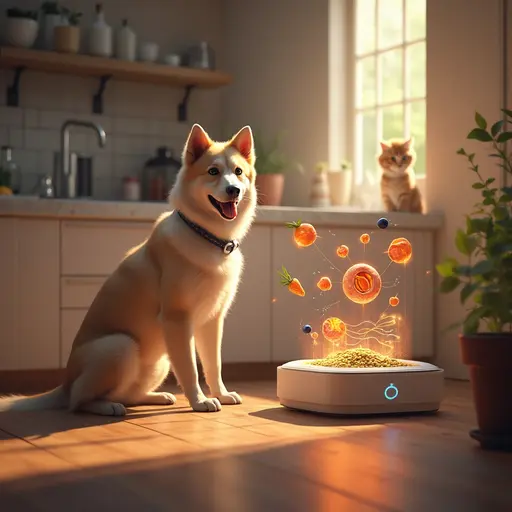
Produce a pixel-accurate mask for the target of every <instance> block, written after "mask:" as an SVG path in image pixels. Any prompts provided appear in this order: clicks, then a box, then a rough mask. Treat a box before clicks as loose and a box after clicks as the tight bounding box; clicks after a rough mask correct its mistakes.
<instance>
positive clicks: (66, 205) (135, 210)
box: [0, 196, 443, 231]
mask: <svg viewBox="0 0 512 512" xmlns="http://www.w3.org/2000/svg"><path fill="white" fill-rule="evenodd" d="M167 209H168V206H167V204H166V203H163V202H162V203H143V202H139V203H132V202H127V201H96V200H83V199H78V200H77V199H39V198H37V197H30V196H2V197H0V217H28V218H43V219H44V218H45V219H73V220H79V219H82V220H84V219H91V220H122V221H126V220H132V221H135V222H148V221H149V222H152V221H154V220H155V219H156V218H157V217H158V216H159V215H161V214H162V213H163V212H165V211H166V210H167ZM382 216H386V217H387V218H388V219H389V220H390V222H391V225H392V227H397V228H399V229H408V230H416V229H417V230H421V231H425V230H427V231H435V230H437V229H439V228H441V227H442V225H443V215H442V213H439V212H433V213H428V214H426V215H418V214H410V213H392V214H391V213H390V214H385V213H383V212H367V211H360V210H357V209H356V208H350V207H345V208H342V207H331V208H307V207H295V206H278V207H275V206H262V207H259V208H258V214H257V216H256V224H261V225H282V224H283V223H285V222H289V221H292V220H297V219H302V220H303V221H305V222H311V223H312V224H315V225H318V226H336V227H344V226H347V227H352V228H354V227H357V228H374V227H375V223H376V221H377V219H378V218H379V217H382Z"/></svg>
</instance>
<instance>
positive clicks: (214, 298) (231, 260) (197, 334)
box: [0, 124, 256, 416]
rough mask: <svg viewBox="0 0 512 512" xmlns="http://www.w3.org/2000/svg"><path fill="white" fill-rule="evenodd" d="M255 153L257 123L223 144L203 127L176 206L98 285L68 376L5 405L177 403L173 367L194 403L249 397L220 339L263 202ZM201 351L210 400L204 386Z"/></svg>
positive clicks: (116, 411)
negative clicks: (230, 371)
mask: <svg viewBox="0 0 512 512" xmlns="http://www.w3.org/2000/svg"><path fill="white" fill-rule="evenodd" d="M255 158H256V157H255V153H254V144H253V136H252V132H251V129H250V128H249V127H248V126H246V127H245V128H242V129H241V130H240V131H239V132H238V133H237V134H236V135H235V136H234V137H233V138H232V139H231V140H230V141H228V142H214V141H212V140H211V139H210V137H209V136H208V134H207V133H206V132H205V131H204V130H203V128H201V126H199V125H197V124H196V125H194V126H193V127H192V130H191V132H190V134H189V136H188V139H187V142H186V145H185V148H184V151H183V157H182V162H183V165H182V168H181V170H180V172H179V174H178V177H177V180H176V183H175V186H174V188H173V189H172V191H171V194H170V197H169V200H170V203H171V207H172V208H173V210H172V211H170V212H168V213H166V214H164V215H162V217H160V218H159V219H158V220H157V222H156V223H155V225H154V228H153V231H152V233H151V235H150V236H149V238H148V239H147V240H146V241H145V242H143V243H142V244H141V245H139V246H138V247H135V248H133V249H132V250H131V251H129V252H128V254H127V255H126V257H125V258H124V259H123V261H122V262H121V263H120V265H119V267H118V268H117V269H116V270H115V271H114V273H113V274H112V275H111V276H110V277H109V278H108V279H107V281H106V282H105V284H104V285H103V286H102V288H101V289H100V291H99V292H98V295H97V296H96V298H95V299H94V301H93V303H92V305H91V307H90V309H89V311H88V313H87V315H86V316H85V319H84V321H83V323H82V325H81V327H80V329H79V331H78V333H77V335H76V338H75V340H74V343H73V348H72V351H71V355H70V357H69V360H68V364H67V369H66V376H65V379H64V382H63V384H62V385H61V386H59V387H58V388H56V389H54V390H53V391H49V392H48V393H43V394H41V395H36V396H32V397H21V396H11V397H4V398H1V399H0V411H6V410H37V409H55V408H66V407H67V408H68V409H69V410H71V411H86V412H90V413H95V414H101V415H114V416H122V415H124V414H126V407H127V406H136V405H171V404H173V403H175V401H176V398H175V397H174V396H173V395H172V394H170V393H163V392H157V391H156V390H157V389H158V388H159V387H160V385H161V384H162V383H163V382H164V380H165V378H166V377H167V375H168V373H169V370H170V368H171V367H172V371H173V372H174V374H175V376H176V379H177V381H178V383H179V384H180V386H181V388H182V390H183V392H184V394H185V396H186V398H187V399H188V402H189V404H190V406H191V407H192V408H193V409H194V410H195V411H204V412H207V411H219V410H220V409H221V404H226V405H228V404H239V403H241V398H240V396H239V395H238V394H237V393H236V392H234V391H228V389H227V388H226V386H225V385H224V382H223V380H222V373H221V366H222V364H221V342H222V332H223V327H224V319H225V317H226V313H227V312H228V310H229V308H230V306H231V304H232V302H233V299H234V297H235V294H236V291H237V287H238V283H239V280H240V275H241V272H242V268H243V256H242V254H241V252H240V250H239V249H238V243H239V241H240V240H241V239H242V238H243V237H244V236H245V235H246V234H247V232H248V230H249V227H250V225H251V223H252V221H253V218H254V214H255V210H256V187H255V177H256V172H255V169H254V162H255ZM195 349H197V353H198V355H199V357H200V359H201V363H202V367H203V369H204V373H205V379H206V383H207V384H208V387H209V389H210V392H211V398H207V397H206V395H205V394H204V393H203V391H202V390H201V387H200V385H199V381H198V370H197V365H196V357H195Z"/></svg>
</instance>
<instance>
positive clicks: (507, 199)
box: [498, 194, 512, 203]
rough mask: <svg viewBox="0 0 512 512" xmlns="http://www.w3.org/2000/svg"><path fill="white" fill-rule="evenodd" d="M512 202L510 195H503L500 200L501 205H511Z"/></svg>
mask: <svg viewBox="0 0 512 512" xmlns="http://www.w3.org/2000/svg"><path fill="white" fill-rule="evenodd" d="M510 201H512V196H511V195H509V194H503V195H502V196H501V197H500V198H499V200H498V202H500V203H510Z"/></svg>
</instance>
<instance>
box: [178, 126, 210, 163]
mask: <svg viewBox="0 0 512 512" xmlns="http://www.w3.org/2000/svg"><path fill="white" fill-rule="evenodd" d="M212 144H213V141H212V139H210V137H209V135H208V134H207V133H206V132H205V131H204V129H203V127H202V126H201V125H199V124H195V125H194V126H192V129H191V130H190V133H189V135H188V139H187V142H186V144H185V149H184V150H183V156H182V160H183V163H185V164H188V165H192V164H193V163H194V162H196V161H197V160H199V158H201V156H203V154H204V153H206V151H208V148H209V147H210V146H211V145H212Z"/></svg>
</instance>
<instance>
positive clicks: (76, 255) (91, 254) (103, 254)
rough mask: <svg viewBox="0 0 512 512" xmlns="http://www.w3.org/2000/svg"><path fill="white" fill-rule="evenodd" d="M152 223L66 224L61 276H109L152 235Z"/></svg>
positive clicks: (63, 229) (63, 228)
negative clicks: (130, 253) (135, 248)
mask: <svg viewBox="0 0 512 512" xmlns="http://www.w3.org/2000/svg"><path fill="white" fill-rule="evenodd" d="M152 226H153V224H152V223H150V222H135V221H132V222H117V221H63V222H62V274H63V275H65V276H73V275H74V276H107V275H109V274H111V273H112V272H113V271H114V270H115V269H116V267H117V266H118V265H119V262H120V261H121V260H122V259H123V257H124V256H125V254H126V252H127V251H128V250H130V249H131V248H132V247H135V246H137V245H139V244H141V243H142V242H144V240H146V238H147V237H148V236H149V235H150V233H151V228H152Z"/></svg>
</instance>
